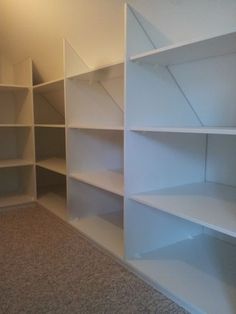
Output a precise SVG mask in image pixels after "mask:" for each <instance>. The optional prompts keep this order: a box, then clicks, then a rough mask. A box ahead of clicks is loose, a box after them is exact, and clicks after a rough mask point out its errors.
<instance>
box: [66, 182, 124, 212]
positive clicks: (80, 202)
mask: <svg viewBox="0 0 236 314" xmlns="http://www.w3.org/2000/svg"><path fill="white" fill-rule="evenodd" d="M68 205H69V209H70V213H71V216H72V217H73V218H76V217H78V218H84V217H90V216H100V215H103V214H108V213H112V212H120V211H122V210H123V198H122V197H121V196H119V195H115V194H114V193H110V192H108V191H105V190H103V189H100V188H97V187H93V186H92V185H90V184H86V183H83V182H79V181H78V180H75V179H73V178H69V181H68Z"/></svg>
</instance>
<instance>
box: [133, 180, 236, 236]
mask: <svg viewBox="0 0 236 314" xmlns="http://www.w3.org/2000/svg"><path fill="white" fill-rule="evenodd" d="M132 199H133V200H135V201H137V202H139V203H141V204H144V205H147V206H150V207H153V208H155V209H158V210H161V211H164V212H166V213H169V214H172V215H174V216H178V217H181V218H184V219H186V220H189V221H192V222H195V223H198V224H200V225H202V226H205V227H208V228H211V229H213V230H216V231H219V232H222V233H224V234H227V235H230V236H233V237H236V188H235V187H231V186H226V185H222V184H215V183H209V182H203V183H194V184H188V185H182V186H177V187H171V188H168V189H160V190H156V191H150V192H147V193H143V194H138V195H133V196H132Z"/></svg>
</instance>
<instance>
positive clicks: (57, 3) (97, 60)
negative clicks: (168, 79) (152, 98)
mask: <svg viewBox="0 0 236 314" xmlns="http://www.w3.org/2000/svg"><path fill="white" fill-rule="evenodd" d="M128 2H129V3H130V4H132V5H134V6H135V8H136V9H137V10H138V11H140V12H141V13H142V14H143V15H144V16H145V19H146V21H143V22H144V25H145V27H146V28H147V30H148V32H149V35H151V36H152V38H153V41H154V42H155V45H156V46H157V47H158V46H162V45H165V44H168V43H172V42H176V41H182V40H189V39H190V38H193V39H194V38H199V37H202V36H204V37H205V36H208V35H209V36H211V35H214V34H219V33H223V32H227V31H234V30H235V29H236V22H235V21H236V0H129V1H128ZM124 3H125V0H50V1H48V0H34V1H32V0H21V1H18V0H1V1H0V47H1V50H3V51H4V52H5V53H6V54H7V55H9V56H10V57H11V58H12V59H13V60H14V61H18V60H21V59H24V58H25V57H27V56H31V57H32V59H33V60H34V64H35V67H36V68H37V70H38V72H39V74H40V75H38V77H39V76H41V79H42V80H43V81H47V80H51V79H55V78H58V77H60V76H62V69H63V67H62V64H63V60H62V38H63V37H65V38H67V39H68V40H69V42H70V43H71V44H72V45H73V46H74V48H75V49H76V50H77V51H78V52H79V54H80V55H81V57H82V58H83V59H84V60H85V62H86V63H87V64H88V65H89V66H90V67H92V68H93V67H96V66H102V65H104V64H108V63H112V62H116V61H120V60H122V59H123V48H124V45H123V42H124V23H123V18H124V10H123V6H124ZM147 21H148V22H147ZM154 29H155V31H154Z"/></svg>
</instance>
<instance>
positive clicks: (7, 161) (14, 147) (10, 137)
mask: <svg viewBox="0 0 236 314" xmlns="http://www.w3.org/2000/svg"><path fill="white" fill-rule="evenodd" d="M0 146H1V147H2V148H3V149H1V150H0V167H5V166H11V167H12V166H14V165H26V164H30V163H33V162H34V148H33V130H32V128H15V127H7V128H3V129H2V130H1V132H0Z"/></svg>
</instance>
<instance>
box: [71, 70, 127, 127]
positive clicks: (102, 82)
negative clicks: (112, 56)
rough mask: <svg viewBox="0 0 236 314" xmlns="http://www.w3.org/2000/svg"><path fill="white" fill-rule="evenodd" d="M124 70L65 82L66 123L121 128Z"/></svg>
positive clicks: (80, 77) (89, 74)
mask: <svg viewBox="0 0 236 314" xmlns="http://www.w3.org/2000/svg"><path fill="white" fill-rule="evenodd" d="M114 67H115V68H117V69H118V70H117V69H114ZM123 71H124V70H123V65H122V66H121V65H119V66H117V65H116V66H111V67H107V68H103V69H100V70H97V71H96V70H95V71H91V72H90V73H86V74H81V75H79V76H76V77H73V79H69V80H67V84H66V93H67V101H68V121H69V124H71V125H73V126H74V125H75V126H76V125H78V126H82V127H83V126H85V128H86V127H87V126H88V127H89V128H95V129H96V128H98V129H99V128H101V129H102V128H104V129H109V128H111V129H112V128H120V127H121V126H123V111H124V109H123V107H124V105H123V103H124V96H123V94H124V73H123Z"/></svg>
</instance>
